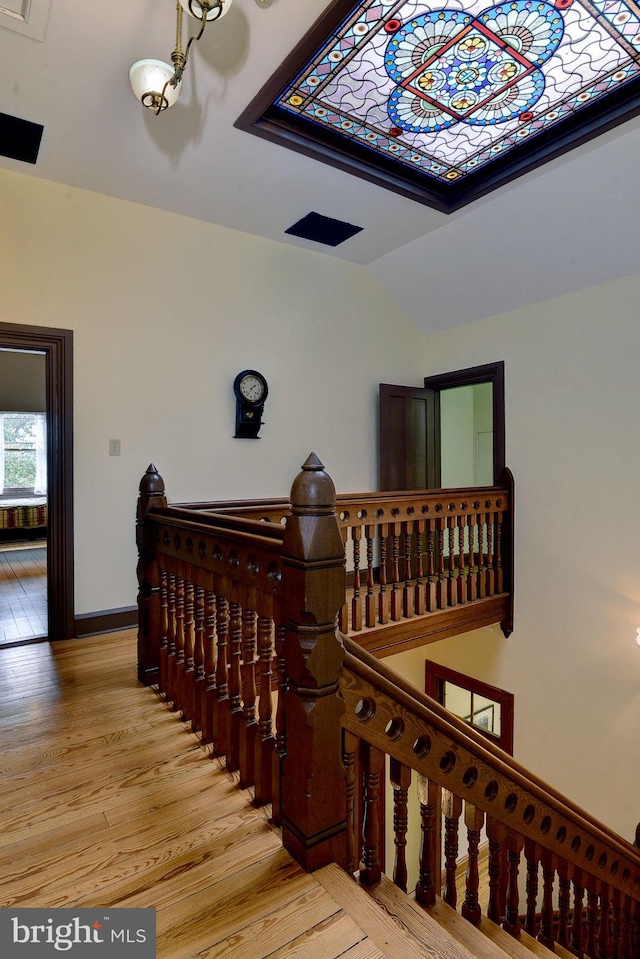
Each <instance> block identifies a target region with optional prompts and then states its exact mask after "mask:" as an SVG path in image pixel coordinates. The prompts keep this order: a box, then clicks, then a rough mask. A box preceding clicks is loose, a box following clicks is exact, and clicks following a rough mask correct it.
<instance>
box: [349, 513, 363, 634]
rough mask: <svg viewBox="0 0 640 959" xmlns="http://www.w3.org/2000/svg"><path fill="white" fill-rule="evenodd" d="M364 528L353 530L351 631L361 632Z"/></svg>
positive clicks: (357, 527)
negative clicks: (361, 544)
mask: <svg viewBox="0 0 640 959" xmlns="http://www.w3.org/2000/svg"><path fill="white" fill-rule="evenodd" d="M361 536H362V527H361V526H353V527H352V528H351V539H352V540H353V596H352V599H351V629H353V630H356V631H357V632H359V631H360V630H361V629H362V600H361V598H360V585H361V584H360V537H361Z"/></svg>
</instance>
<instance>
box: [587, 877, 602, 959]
mask: <svg viewBox="0 0 640 959" xmlns="http://www.w3.org/2000/svg"><path fill="white" fill-rule="evenodd" d="M588 882H589V885H588V886H587V929H586V935H585V946H584V951H585V952H586V954H587V955H588V956H590V957H591V959H595V957H596V955H597V950H596V941H597V934H598V918H599V913H598V893H597V891H596V886H595V882H596V880H593V879H591V877H589V879H588Z"/></svg>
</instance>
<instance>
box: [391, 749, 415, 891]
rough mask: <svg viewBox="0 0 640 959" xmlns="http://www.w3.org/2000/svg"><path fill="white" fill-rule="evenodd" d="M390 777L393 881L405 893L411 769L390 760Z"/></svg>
mask: <svg viewBox="0 0 640 959" xmlns="http://www.w3.org/2000/svg"><path fill="white" fill-rule="evenodd" d="M390 777H391V784H392V786H393V833H394V839H393V842H394V845H395V850H396V856H395V862H394V864H393V881H394V883H395V884H396V886H398V888H399V889H402V891H403V892H406V891H407V828H408V825H409V823H408V815H407V798H408V793H409V786H410V785H411V769H410V768H409V767H408V766H405V765H403V764H402V763H401V762H399V761H398V760H397V759H393V758H392V759H391V763H390Z"/></svg>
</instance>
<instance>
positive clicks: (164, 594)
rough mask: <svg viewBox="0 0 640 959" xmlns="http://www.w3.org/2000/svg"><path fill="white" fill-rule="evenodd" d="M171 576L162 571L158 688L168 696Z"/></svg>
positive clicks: (164, 570)
mask: <svg viewBox="0 0 640 959" xmlns="http://www.w3.org/2000/svg"><path fill="white" fill-rule="evenodd" d="M168 594H169V574H168V573H167V571H166V569H161V570H160V664H159V678H158V688H159V690H160V692H161V693H162V694H163V695H164V696H165V697H166V694H167V655H168V652H169V598H168Z"/></svg>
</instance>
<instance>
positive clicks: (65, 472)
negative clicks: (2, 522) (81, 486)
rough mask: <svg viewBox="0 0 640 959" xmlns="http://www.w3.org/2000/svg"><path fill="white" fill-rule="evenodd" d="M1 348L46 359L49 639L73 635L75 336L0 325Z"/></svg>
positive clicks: (69, 332) (54, 330)
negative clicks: (38, 352) (26, 352)
mask: <svg viewBox="0 0 640 959" xmlns="http://www.w3.org/2000/svg"><path fill="white" fill-rule="evenodd" d="M0 347H9V348H11V349H18V350H39V351H41V352H43V353H44V354H45V357H46V378H47V382H46V397H47V472H48V477H49V480H48V491H47V499H48V514H47V515H48V529H47V560H48V562H47V594H48V601H49V639H50V640H58V639H68V638H70V637H72V636H73V635H74V630H75V622H74V615H73V613H74V581H73V575H74V560H73V332H72V331H71V330H60V329H54V328H50V327H44V326H21V325H19V324H17V323H0Z"/></svg>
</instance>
